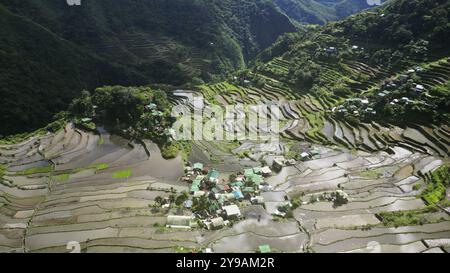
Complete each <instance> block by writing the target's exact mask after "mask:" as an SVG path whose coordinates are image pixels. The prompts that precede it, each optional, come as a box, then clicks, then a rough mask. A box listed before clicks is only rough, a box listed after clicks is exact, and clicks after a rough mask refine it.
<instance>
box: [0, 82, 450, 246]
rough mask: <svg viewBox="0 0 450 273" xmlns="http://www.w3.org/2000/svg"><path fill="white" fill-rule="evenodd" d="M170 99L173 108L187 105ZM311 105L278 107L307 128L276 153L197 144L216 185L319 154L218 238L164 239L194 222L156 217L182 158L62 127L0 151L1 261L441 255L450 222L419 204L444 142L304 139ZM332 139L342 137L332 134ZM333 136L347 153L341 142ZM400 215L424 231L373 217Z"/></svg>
mask: <svg viewBox="0 0 450 273" xmlns="http://www.w3.org/2000/svg"><path fill="white" fill-rule="evenodd" d="M243 90H245V89H243ZM243 92H244V91H243ZM226 96H231V95H226ZM280 96H281V95H280ZM177 98H179V97H177V96H175V97H174V102H178V103H183V104H189V103H190V101H189V99H184V100H183V101H181V102H180V101H178V99H177ZM313 101H314V99H313V98H311V97H309V96H305V97H301V98H299V99H298V100H296V101H290V102H289V103H283V102H280V105H281V107H283V108H284V111H282V113H283V117H282V118H283V119H285V120H288V119H291V120H293V119H301V118H302V117H303V119H304V120H306V122H304V123H299V124H302V126H304V127H295V126H293V128H289V129H287V130H286V132H283V137H282V138H281V140H280V143H278V144H277V145H269V144H267V143H259V142H257V141H242V142H240V143H233V144H232V143H229V142H207V141H196V142H193V145H192V146H193V149H192V152H191V154H190V160H193V161H202V162H204V163H205V164H207V165H210V166H211V167H214V168H217V169H218V170H220V171H221V172H222V173H223V175H228V174H231V173H235V172H238V171H239V170H242V169H243V168H245V167H252V166H258V165H259V164H260V163H259V161H260V160H266V162H267V161H270V159H271V158H272V157H274V156H277V155H285V154H286V152H287V151H286V147H287V146H295V145H297V144H298V145H310V144H311V142H313V143H314V145H315V148H316V149H318V150H319V151H320V153H319V155H317V156H314V157H313V158H312V159H310V160H308V161H303V162H302V161H297V162H296V164H294V165H292V166H286V167H284V168H283V169H282V170H281V171H280V172H279V173H275V174H274V175H273V176H271V177H269V178H267V179H266V182H267V183H269V184H270V185H271V186H272V188H273V190H272V191H270V192H265V193H263V197H264V200H265V203H264V206H263V205H249V204H244V203H243V204H241V211H242V214H243V220H242V221H240V222H238V223H237V224H235V225H233V226H232V227H226V228H224V229H221V230H216V231H211V230H205V229H199V228H193V229H174V228H167V227H165V225H166V219H167V215H168V214H179V215H190V211H188V210H186V209H184V208H172V209H162V208H155V207H153V205H154V204H155V199H156V197H163V198H164V197H168V196H169V195H170V194H172V193H175V192H182V191H185V190H187V189H188V184H187V183H184V182H181V180H180V177H181V176H182V175H183V160H182V159H181V156H179V157H177V158H175V159H172V160H165V159H163V158H162V157H161V154H160V151H159V149H158V147H157V146H156V145H155V144H153V143H151V142H148V141H146V142H144V144H137V143H129V142H128V141H127V140H125V139H122V138H120V137H117V136H111V135H109V134H108V133H107V132H106V131H104V130H101V133H99V134H97V135H96V134H93V133H88V132H85V131H82V130H79V129H76V128H74V126H73V125H71V124H68V125H67V126H66V127H65V128H64V130H61V131H59V132H56V133H53V134H47V135H45V136H41V137H35V138H32V139H30V140H27V141H25V142H23V143H19V144H15V145H3V146H1V147H0V150H1V156H0V160H1V162H2V164H3V166H6V167H5V170H4V172H3V177H2V183H1V184H0V191H1V195H0V201H1V202H0V204H1V206H0V226H1V228H0V250H1V251H2V252H68V251H70V250H68V249H67V248H66V246H67V244H68V243H69V242H71V241H76V242H79V243H80V246H81V249H82V251H84V252H190V251H193V250H195V251H198V250H200V249H204V248H212V249H213V250H214V251H216V252H255V251H256V250H257V249H258V246H260V245H264V244H268V245H270V246H271V248H272V251H276V252H430V251H438V252H443V251H445V250H446V249H448V242H449V239H450V216H449V215H448V212H446V211H445V208H437V209H434V210H429V209H427V208H428V206H427V204H426V203H425V202H424V201H423V200H422V199H421V198H420V194H421V192H422V191H423V190H424V189H426V187H427V185H426V183H427V180H426V176H427V174H428V173H430V172H432V171H433V170H435V169H437V168H438V167H439V166H441V165H444V164H446V163H447V162H448V159H447V157H446V156H441V154H440V153H438V151H441V152H442V150H443V148H444V147H447V146H443V147H441V146H442V145H444V142H442V143H441V142H439V143H441V144H439V145H434V144H433V143H434V142H433V141H434V139H432V138H429V135H427V134H426V133H425V132H426V131H424V130H421V129H420V128H419V129H418V128H407V129H404V131H402V134H403V135H404V137H406V138H411V139H416V141H420V142H421V143H422V145H420V146H419V145H417V147H422V148H423V147H425V146H426V147H427V148H423V149H416V148H415V146H413V145H401V144H402V141H403V140H398V141H390V142H388V141H385V142H382V141H383V138H377V137H375V136H373V133H374V131H375V129H372V128H378V129H380V128H381V126H378V125H376V124H373V125H367V127H362V128H364V129H365V131H364V133H361V134H359V135H356V134H354V132H355V128H349V127H347V126H348V125H347V124H342V125H341V124H339V127H338V123H339V122H338V121H336V120H332V119H330V120H329V124H328V126H330V124H331V126H333V128H332V129H329V130H327V132H328V133H330V135H328V137H327V135H326V134H325V133H324V134H323V135H322V133H321V132H317V131H316V132H315V133H314V134H311V133H308V132H310V131H302V128H305V127H306V128H314V127H313V126H310V127H308V126H307V125H306V124H309V125H312V124H311V121H310V119H308V118H307V117H305V115H308V114H309V113H310V111H312V109H313V108H314V109H315V110H316V111H320V109H322V108H320V107H323V106H320V105H319V104H316V103H313ZM306 105H309V106H308V107H309V108H308V109H306ZM192 107H194V105H192ZM206 107H207V103H206ZM300 109H303V110H300ZM299 124H297V126H300V125H299ZM344 126H346V127H344ZM334 128H340V129H341V131H340V132H341V133H339V134H334V133H335V132H336V130H335V129H334ZM343 128H346V129H343ZM309 130H311V129H309ZM344 130H347V131H345V132H344ZM441 130H442V131H444V132H445V131H446V130H447V129H446V128H441ZM379 131H380V130H378V132H379ZM288 132H290V133H288ZM360 132H362V130H360ZM331 134H332V135H331ZM351 134H353V137H352V136H351ZM337 135H339V137H340V139H341V140H342V142H340V141H336V139H337ZM364 136H369V137H368V138H367V140H366V141H367V142H368V143H370V145H371V146H373V151H368V149H359V147H360V146H358V145H354V144H355V143H354V142H352V141H355V140H356V139H358V137H359V138H360V137H364ZM100 137H101V138H102V139H103V141H101V142H99V141H98V140H99V138H100ZM316 138H321V139H324V140H325V139H327V140H328V141H327V142H326V143H327V145H324V144H319V143H317V142H314V139H316ZM427 143H428V144H429V146H427V145H426V144H427ZM294 144H295V145H294ZM345 144H348V145H345ZM397 144H398V145H397ZM144 145H145V147H144ZM383 145H385V146H383ZM349 147H352V149H349ZM438 147H439V149H438ZM336 190H341V191H344V192H345V193H346V194H347V195H348V202H347V203H346V204H342V205H339V206H336V204H334V203H333V202H331V201H327V200H326V199H323V198H321V196H324V193H327V192H333V191H336ZM286 200H291V201H294V200H300V205H299V206H298V207H296V208H295V209H294V210H293V212H292V216H291V217H286V218H281V217H279V216H275V215H274V213H275V212H276V210H277V207H278V206H280V205H283V204H285V203H286ZM402 211H404V212H417V211H419V212H421V213H420V217H421V222H420V224H418V223H417V222H410V223H406V224H401V225H400V226H392V225H390V224H389V223H386V222H385V221H384V220H383V218H382V216H380V215H384V214H386V213H390V212H402ZM383 213H384V214H383Z"/></svg>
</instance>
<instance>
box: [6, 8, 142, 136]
mask: <svg viewBox="0 0 450 273" xmlns="http://www.w3.org/2000/svg"><path fill="white" fill-rule="evenodd" d="M0 25H1V26H2V27H1V28H0V41H1V42H0V63H1V65H0V95H1V97H2V99H1V100H0V123H1V124H2V126H1V129H0V134H8V133H13V132H16V131H17V130H30V129H34V128H36V127H38V126H42V124H43V122H46V121H48V120H50V119H51V117H52V115H53V114H54V113H55V112H57V111H60V110H61V109H64V108H65V107H66V104H67V102H68V101H70V100H71V99H72V98H73V97H74V96H76V95H77V94H78V93H79V91H80V90H81V89H82V88H93V87H95V86H97V85H99V84H124V85H127V84H131V83H139V82H140V83H144V82H145V78H144V77H142V76H140V75H139V74H138V73H135V72H132V71H131V70H128V69H124V68H123V67H121V66H118V65H111V64H110V63H108V62H106V61H104V60H102V59H101V58H98V57H96V56H94V55H91V54H89V53H87V52H86V51H84V50H82V49H79V48H78V47H76V46H75V45H73V44H72V43H70V42H68V41H66V40H63V39H61V38H59V37H57V36H55V35H54V34H53V33H51V32H49V31H48V30H46V29H45V28H43V27H41V26H39V25H37V24H35V23H33V22H31V21H29V20H26V19H24V18H22V17H19V16H16V15H14V14H12V13H10V12H8V11H7V10H5V9H4V8H3V7H2V6H1V5H0Z"/></svg>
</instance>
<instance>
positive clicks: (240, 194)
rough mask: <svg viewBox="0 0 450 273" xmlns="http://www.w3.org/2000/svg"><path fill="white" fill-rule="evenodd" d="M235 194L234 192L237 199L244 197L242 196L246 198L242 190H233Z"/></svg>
mask: <svg viewBox="0 0 450 273" xmlns="http://www.w3.org/2000/svg"><path fill="white" fill-rule="evenodd" d="M233 194H234V197H235V198H236V199H242V198H244V195H243V194H242V192H241V191H233Z"/></svg>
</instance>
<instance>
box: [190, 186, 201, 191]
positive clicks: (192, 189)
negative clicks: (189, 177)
mask: <svg viewBox="0 0 450 273" xmlns="http://www.w3.org/2000/svg"><path fill="white" fill-rule="evenodd" d="M199 190H200V187H199V186H198V185H194V184H193V185H192V186H191V192H196V191H199Z"/></svg>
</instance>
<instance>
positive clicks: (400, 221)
mask: <svg viewBox="0 0 450 273" xmlns="http://www.w3.org/2000/svg"><path fill="white" fill-rule="evenodd" d="M437 211H438V209H437V208H436V207H432V206H431V207H427V208H425V209H419V210H408V211H392V212H380V213H379V215H380V217H381V218H382V219H383V221H382V223H383V225H384V226H387V227H396V228H397V227H401V226H413V225H424V224H430V223H434V222H437V221H439V219H437V220H436V219H434V220H431V219H432V218H430V217H427V213H433V212H437Z"/></svg>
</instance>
